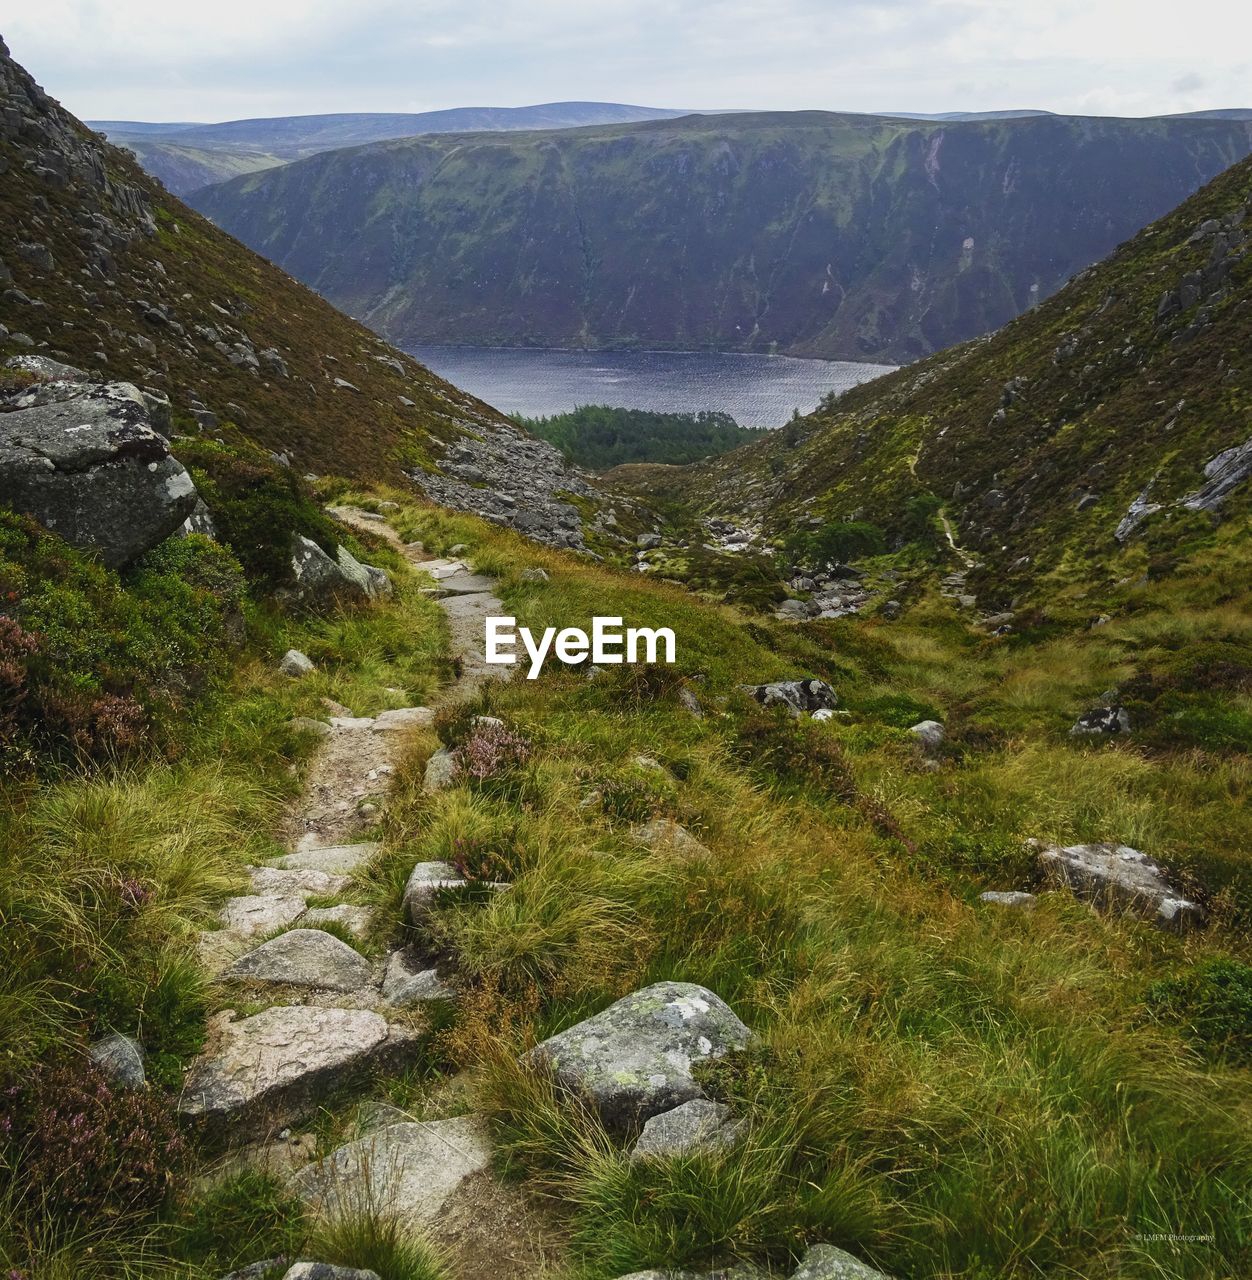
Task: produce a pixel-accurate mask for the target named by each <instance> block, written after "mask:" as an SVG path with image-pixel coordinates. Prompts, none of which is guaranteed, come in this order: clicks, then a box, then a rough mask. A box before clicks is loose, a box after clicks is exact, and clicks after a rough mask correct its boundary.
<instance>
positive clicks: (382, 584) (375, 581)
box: [335, 546, 393, 600]
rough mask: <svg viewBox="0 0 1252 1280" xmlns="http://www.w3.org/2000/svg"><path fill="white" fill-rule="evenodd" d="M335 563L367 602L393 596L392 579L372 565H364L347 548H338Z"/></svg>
mask: <svg viewBox="0 0 1252 1280" xmlns="http://www.w3.org/2000/svg"><path fill="white" fill-rule="evenodd" d="M335 562H336V564H338V566H339V569H340V572H342V574H343V576H344V577H345V578H346V579H348V580H349V581H350V582H353V583H355V584H356V585H357V586H358V587H359V588H360V590H361V592H362V594H363V595H364V596H365V598H366V599H367V600H387V599H390V597H391V595H392V590H393V588H392V585H391V579H390V578H389V577H388V576H387V575H386V573H384V572H383V570H381V569H376V568H375V567H374V566H373V565H372V564H362V563H361V562H360V561H359V560H358V559H357V558H356V557H355V556H354V555H353V554H352V553H351V552H350V551H349V550H348V549H347V547H342V546H341V547H338V548H337V549H336V551H335Z"/></svg>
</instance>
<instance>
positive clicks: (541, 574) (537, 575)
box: [522, 567, 550, 582]
mask: <svg viewBox="0 0 1252 1280" xmlns="http://www.w3.org/2000/svg"><path fill="white" fill-rule="evenodd" d="M549 576H550V575H549V573H548V571H547V569H539V568H535V567H532V568H530V569H523V570H522V581H523V582H547V581H548V579H549Z"/></svg>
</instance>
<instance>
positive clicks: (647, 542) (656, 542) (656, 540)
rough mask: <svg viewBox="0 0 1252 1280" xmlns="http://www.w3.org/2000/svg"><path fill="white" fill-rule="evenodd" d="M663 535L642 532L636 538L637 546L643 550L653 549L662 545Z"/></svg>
mask: <svg viewBox="0 0 1252 1280" xmlns="http://www.w3.org/2000/svg"><path fill="white" fill-rule="evenodd" d="M661 541H662V539H661V535H660V534H659V533H641V534H640V535H639V536H638V537H637V538H636V539H635V546H637V547H638V548H639V549H640V550H641V551H652V550H653V549H655V548H656V547H659V546H660V545H661Z"/></svg>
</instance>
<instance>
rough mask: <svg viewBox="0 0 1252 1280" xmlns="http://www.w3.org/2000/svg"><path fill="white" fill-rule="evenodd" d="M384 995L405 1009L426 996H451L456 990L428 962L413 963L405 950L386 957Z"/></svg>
mask: <svg viewBox="0 0 1252 1280" xmlns="http://www.w3.org/2000/svg"><path fill="white" fill-rule="evenodd" d="M382 996H383V999H384V1000H385V1001H386V1002H387V1003H388V1004H389V1005H391V1006H392V1007H393V1008H396V1009H408V1008H411V1007H412V1006H413V1005H416V1004H423V1003H424V1002H425V1001H427V1000H452V999H454V998H455V996H456V992H455V991H454V990H453V989H452V987H450V986H449V985H448V984H447V983H446V982H444V980H443V979H442V978H441V977H440V976H439V971H438V970H437V969H434V968H432V967H431V966H430V965H422V964H416V963H414V961H413V960H412V958H411V957H410V956H409V955H408V954H407V953H406V952H404V951H393V952H392V953H391V955H390V956H388V957H387V969H386V972H385V973H384V974H383V986H382Z"/></svg>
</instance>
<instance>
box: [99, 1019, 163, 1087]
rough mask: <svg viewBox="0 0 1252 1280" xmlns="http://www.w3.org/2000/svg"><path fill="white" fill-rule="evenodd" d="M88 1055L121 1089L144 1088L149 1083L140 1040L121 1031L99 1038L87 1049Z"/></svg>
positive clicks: (111, 1081) (112, 1082) (110, 1080)
mask: <svg viewBox="0 0 1252 1280" xmlns="http://www.w3.org/2000/svg"><path fill="white" fill-rule="evenodd" d="M87 1057H88V1058H89V1059H90V1060H91V1062H92V1065H93V1066H95V1067H96V1068H97V1069H98V1070H100V1071H101V1072H102V1073H103V1074H104V1075H105V1076H106V1077H107V1079H108V1080H109V1082H110V1083H111V1084H114V1085H116V1086H117V1087H118V1088H119V1089H142V1088H143V1087H144V1086H145V1085H146V1084H147V1083H148V1081H147V1077H146V1076H145V1075H144V1069H143V1050H142V1049H141V1048H140V1047H139V1041H138V1040H132V1039H131V1038H130V1036H124V1035H122V1034H121V1032H118V1031H115V1032H114V1033H113V1034H112V1035H109V1036H105V1037H104V1039H103V1040H97V1041H96V1043H95V1044H93V1045H92V1046H91V1048H90V1049H88V1050H87Z"/></svg>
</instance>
